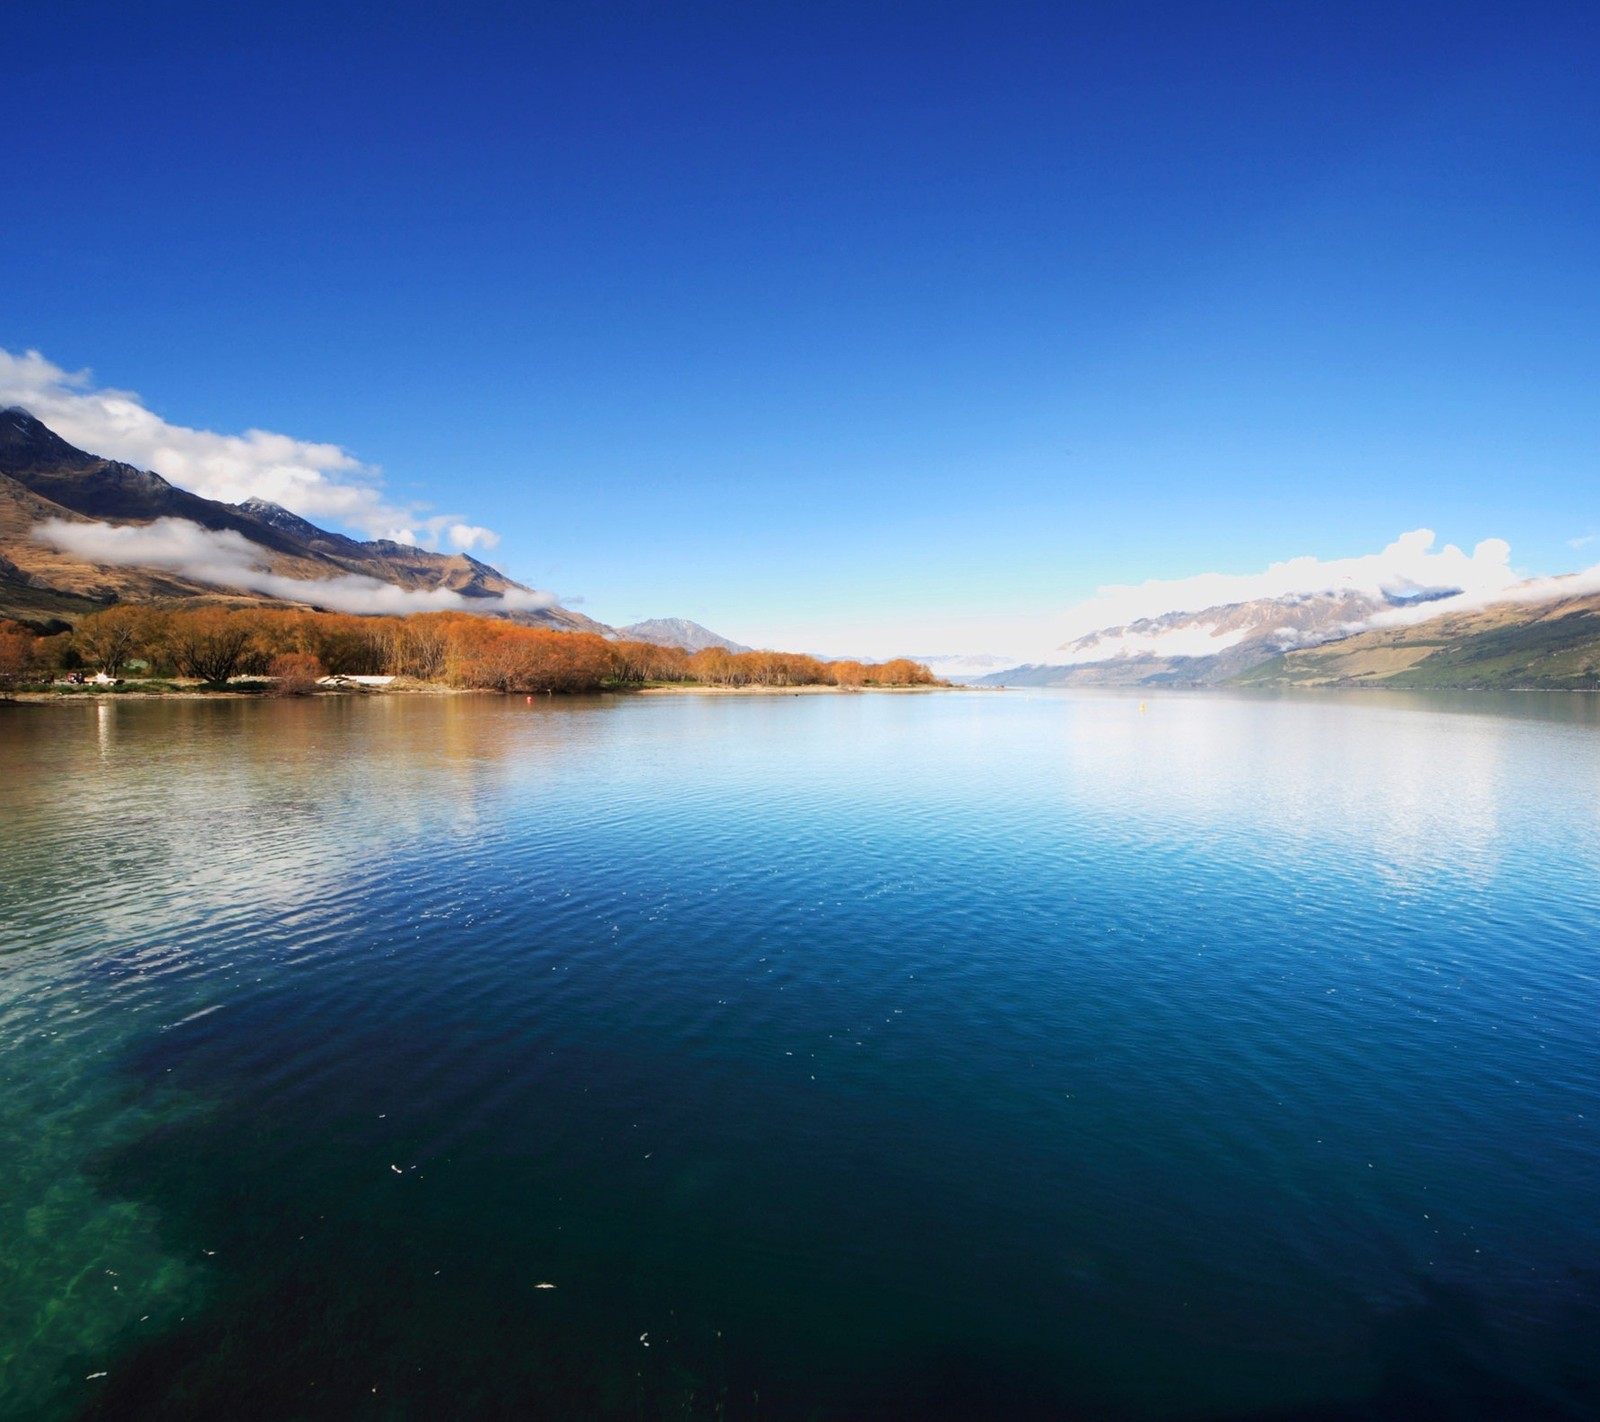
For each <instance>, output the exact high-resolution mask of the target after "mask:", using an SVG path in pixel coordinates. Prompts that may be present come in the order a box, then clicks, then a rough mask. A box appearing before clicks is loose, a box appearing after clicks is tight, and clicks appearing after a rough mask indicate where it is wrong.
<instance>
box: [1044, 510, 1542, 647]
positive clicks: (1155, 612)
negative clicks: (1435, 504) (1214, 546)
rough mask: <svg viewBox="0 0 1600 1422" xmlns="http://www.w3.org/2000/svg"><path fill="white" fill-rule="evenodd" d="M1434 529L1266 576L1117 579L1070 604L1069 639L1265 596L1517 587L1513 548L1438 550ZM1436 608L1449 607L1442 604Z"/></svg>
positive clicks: (1295, 561) (1488, 543) (1430, 593)
mask: <svg viewBox="0 0 1600 1422" xmlns="http://www.w3.org/2000/svg"><path fill="white" fill-rule="evenodd" d="M1433 544H1434V534H1433V530H1432V529H1427V528H1419V529H1415V530H1414V531H1412V532H1410V533H1403V534H1401V535H1400V537H1399V538H1397V539H1395V541H1394V542H1393V543H1391V544H1390V545H1389V546H1388V547H1387V548H1385V549H1384V550H1383V551H1382V552H1381V553H1368V554H1365V555H1363V556H1361V557H1357V558H1335V559H1330V560H1328V561H1326V562H1324V561H1323V560H1321V559H1318V558H1310V557H1305V558H1290V559H1287V560H1285V561H1284V562H1281V563H1273V564H1271V565H1269V566H1268V567H1267V568H1265V569H1263V570H1262V571H1261V572H1259V573H1200V574H1197V575H1196V576H1194V577H1189V578H1175V579H1154V578H1152V579H1150V580H1149V581H1148V582H1143V583H1138V584H1111V585H1108V586H1106V587H1102V588H1100V589H1099V591H1098V592H1097V593H1096V594H1095V596H1094V597H1092V598H1090V599H1088V600H1087V601H1085V602H1081V603H1079V604H1078V605H1077V606H1075V607H1073V608H1071V609H1069V610H1068V611H1067V612H1066V613H1065V614H1063V617H1062V619H1061V627H1062V631H1063V633H1064V636H1065V638H1076V637H1081V636H1084V635H1086V634H1087V633H1090V632H1095V631H1098V630H1100V629H1101V628H1106V627H1121V626H1126V625H1127V624H1128V623H1130V622H1137V621H1138V620H1139V619H1140V618H1143V617H1160V616H1161V615H1162V614H1163V613H1167V612H1203V611H1205V609H1207V608H1210V607H1224V606H1227V605H1228V604H1231V603H1239V602H1252V601H1254V600H1256V599H1257V598H1279V597H1290V596H1294V595H1296V594H1314V593H1332V594H1339V593H1344V592H1357V593H1365V594H1367V595H1368V596H1371V597H1404V598H1431V597H1438V596H1439V595H1440V594H1444V593H1464V594H1467V593H1470V594H1472V595H1474V596H1480V595H1485V594H1490V595H1492V594H1494V593H1497V592H1501V591H1503V590H1504V589H1506V588H1508V587H1511V586H1512V585H1513V584H1514V583H1515V582H1516V581H1517V575H1516V574H1515V573H1513V572H1512V571H1511V564H1510V559H1511V546H1510V544H1508V543H1506V542H1505V541H1504V540H1503V539H1500V538H1486V539H1484V541H1483V542H1481V543H1479V544H1478V545H1477V547H1476V548H1474V549H1473V550H1472V553H1471V555H1470V556H1468V555H1467V554H1465V553H1463V552H1462V551H1461V550H1460V549H1459V548H1457V547H1456V546H1455V544H1453V543H1447V544H1445V546H1444V547H1443V548H1441V549H1440V550H1439V551H1438V552H1437V553H1435V552H1432V551H1430V550H1431V549H1432V548H1433ZM1433 606H1435V607H1441V606H1442V604H1439V603H1435V604H1433Z"/></svg>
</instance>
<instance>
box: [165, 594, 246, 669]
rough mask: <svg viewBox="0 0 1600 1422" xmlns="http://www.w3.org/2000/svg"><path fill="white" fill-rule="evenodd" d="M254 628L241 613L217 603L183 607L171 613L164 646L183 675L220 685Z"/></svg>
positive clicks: (236, 665)
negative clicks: (191, 609)
mask: <svg viewBox="0 0 1600 1422" xmlns="http://www.w3.org/2000/svg"><path fill="white" fill-rule="evenodd" d="M254 631H255V629H254V627H252V626H251V623H250V620H249V618H248V617H246V616H245V615H244V614H242V613H238V612H229V611H227V610H226V609H224V608H220V607H208V608H200V609H196V610H195V611H192V612H191V611H187V610H185V611H183V612H175V613H173V614H172V620H171V627H170V629H169V631H168V634H167V636H168V646H169V647H170V648H171V652H172V658H173V660H174V661H175V662H176V663H177V666H178V670H179V671H181V672H182V673H183V674H184V675H185V676H192V677H195V678H197V679H198V680H200V681H204V682H209V683H211V684H212V685H220V684H222V683H223V682H225V681H227V680H228V678H229V677H231V676H233V675H234V674H235V673H236V672H237V671H238V670H239V665H240V663H241V662H242V661H243V660H244V658H245V654H246V652H247V651H248V650H249V648H250V639H251V635H252V633H253V632H254Z"/></svg>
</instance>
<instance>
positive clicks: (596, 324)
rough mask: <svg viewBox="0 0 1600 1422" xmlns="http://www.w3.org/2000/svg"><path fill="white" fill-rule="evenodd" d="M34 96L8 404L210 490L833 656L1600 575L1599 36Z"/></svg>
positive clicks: (91, 24) (211, 29)
mask: <svg viewBox="0 0 1600 1422" xmlns="http://www.w3.org/2000/svg"><path fill="white" fill-rule="evenodd" d="M7 49H8V52H9V53H10V54H11V55H12V56H13V58H12V63H11V65H10V66H9V73H8V82H7V88H8V100H9V102H8V106H7V107H8V116H9V117H8V126H9V133H8V135H7V137H8V139H9V141H8V142H7V143H6V145H5V156H4V159H3V162H4V171H5V173H6V182H5V185H4V193H5V220H4V222H0V403H12V402H19V403H22V404H24V405H27V406H28V407H29V408H30V409H33V410H34V412H35V413H36V414H38V415H39V416H40V417H41V418H43V419H45V420H46V422H47V423H51V424H52V425H53V427H55V428H58V429H59V430H60V432H61V433H63V434H64V435H66V436H67V437H68V438H72V439H73V440H74V442H75V443H81V444H84V445H85V447H88V448H91V449H93V450H94V452H96V453H103V454H110V455H114V456H116V457H119V458H125V459H128V460H130V462H134V463H139V464H141V465H144V466H145V467H151V468H155V469H157V470H158V471H159V472H161V473H163V474H165V475H167V477H169V478H171V479H173V481H174V482H177V483H180V484H183V485H185V487H191V488H194V489H196V491H197V492H201V493H205V494H208V495H210V496H212V497H224V498H229V499H231V500H237V499H241V498H244V497H248V496H250V495H260V496H262V497H269V498H274V499H275V500H277V501H278V502H281V503H284V504H285V505H286V506H288V507H291V508H293V509H295V511H296V512H299V513H302V514H304V515H305V516H307V517H310V518H313V519H314V520H315V521H318V522H321V523H323V524H325V525H327V526H331V527H336V528H340V529H343V530H346V531H350V532H354V533H357V534H359V535H361V536H367V537H375V536H402V537H408V538H413V539H415V540H417V541H419V542H422V543H425V544H427V545H429V546H433V547H437V548H440V549H442V550H445V551H456V550H464V551H470V552H471V553H472V554H473V555H474V556H476V557H480V558H483V559H486V560H487V561H490V562H493V563H494V564H495V565H496V566H498V567H501V568H502V569H503V570H504V571H506V572H507V573H508V574H510V575H511V576H512V577H514V578H516V579H518V580H519V581H522V582H524V583H527V584H528V585H529V586H530V587H534V588H538V589H543V590H548V591H550V592H552V593H554V594H555V595H557V596H558V597H560V598H561V600H562V601H564V602H566V603H567V604H568V605H572V606H577V607H579V608H581V610H583V611H584V612H586V613H588V614H589V615H590V616H592V617H596V618H599V619H600V620H602V621H604V622H609V623H612V624H615V625H620V624H624V623H627V622H631V621H635V620H640V619H643V618H647V617H666V616H681V617H689V618H692V619H694V620H696V621H699V622H702V623H704V624H706V625H708V626H710V627H712V628H713V629H715V630H716V631H718V632H720V633H723V634H724V635H726V636H729V637H732V638H735V639H736V640H739V641H742V642H747V643H751V644H754V645H766V646H779V647H784V648H788V649H793V650H805V651H812V652H819V653H823V654H828V655H871V656H891V655H898V654H903V653H910V654H934V653H941V652H962V651H968V652H978V651H990V652H995V653H999V654H1007V653H1027V654H1029V655H1030V657H1032V656H1034V655H1036V654H1037V651H1038V650H1039V649H1040V648H1042V647H1046V646H1050V645H1055V641H1054V640H1053V639H1059V638H1062V637H1065V636H1067V635H1073V634H1074V632H1075V631H1076V630H1079V629H1081V630H1087V629H1086V628H1083V626H1082V624H1083V623H1084V621H1085V619H1088V618H1092V617H1100V616H1102V615H1104V618H1105V621H1106V622H1110V621H1114V620H1116V619H1117V618H1119V617H1123V616H1125V615H1128V614H1129V613H1130V611H1133V612H1137V611H1145V612H1154V611H1161V610H1166V609H1167V608H1169V607H1174V606H1178V605H1180V604H1179V602H1176V601H1174V599H1181V598H1193V597H1195V596H1198V595H1200V592H1201V591H1202V590H1204V589H1207V588H1211V589H1215V588H1217V587H1224V586H1226V587H1232V588H1235V589H1236V590H1237V589H1239V588H1250V587H1257V588H1259V587H1267V586H1276V585H1278V584H1279V583H1281V582H1282V580H1283V575H1282V573H1281V569H1282V567H1283V566H1284V565H1289V566H1292V567H1293V568H1295V569H1296V570H1297V571H1296V573H1295V578H1296V579H1298V580H1299V582H1300V583H1301V584H1302V590H1307V591H1309V590H1313V587H1312V585H1316V584H1318V583H1322V584H1325V585H1328V586H1333V585H1335V584H1336V583H1337V582H1338V580H1339V578H1340V577H1342V576H1344V574H1343V573H1341V572H1340V571H1339V570H1341V569H1342V570H1348V569H1349V568H1350V567H1352V566H1359V567H1361V568H1369V569H1376V570H1377V571H1376V572H1375V573H1374V574H1373V576H1374V578H1375V579H1376V580H1377V581H1379V582H1382V581H1383V579H1385V578H1389V579H1390V580H1391V581H1393V580H1395V579H1397V578H1398V579H1400V580H1401V582H1402V584H1404V583H1405V581H1406V580H1407V579H1409V580H1410V585H1416V584H1419V583H1429V582H1431V581H1432V580H1434V579H1435V578H1443V577H1444V575H1445V574H1447V573H1449V572H1451V571H1452V570H1459V569H1462V568H1466V569H1468V570H1469V571H1470V570H1476V572H1477V574H1481V575H1482V576H1481V577H1480V581H1483V580H1484V579H1487V580H1488V581H1491V582H1496V583H1497V585H1499V586H1504V585H1507V584H1509V583H1511V582H1514V581H1515V580H1516V579H1518V578H1523V577H1531V576H1549V575H1555V574H1562V573H1567V572H1574V571H1578V570H1583V569H1588V568H1591V567H1592V566H1593V565H1594V564H1595V563H1596V560H1597V559H1600V493H1597V491H1600V337H1597V332H1600V85H1597V84H1595V82H1594V79H1593V76H1594V74H1595V73H1597V72H1600V17H1597V16H1596V14H1595V11H1594V9H1593V6H1592V5H1588V4H1540V3H1537V0H1535V3H1527V4H1517V5H1511V4H1498V5H1473V4H1470V3H1452V4H1440V5H1434V4H1421V3H1404V0H1398V2H1397V0H1390V3H1387V4H1381V5H1378V4H1366V3H1361V0H1354V2H1353V3H1346V4H1341V5H1337V6H1328V5H1320V4H1300V3H1293V0H1272V3H1243V4H1233V3H1206V0H1191V2H1190V3H1185V4H1156V3H1139V0H1127V3H1119V4H1095V3H1087V0H1086V3H1079V4H1050V5H1034V4H1009V5H1008V4H996V3H992V0H991V3H988V4H983V5H979V4H965V3H959V4H958V3H949V4H945V3H937V0H934V3H927V4H919V5H916V6H909V5H905V4H893V5H889V4H878V3H874V0H854V3H849V4H832V3H826V0H810V3H804V4H787V3H774V4H760V5H751V4H739V5H735V4H722V5H708V4H695V3H676V4H664V3H662V4H631V3H627V0H615V3H607V4H599V3H588V4H474V3H458V4H454V5H451V6H450V7H448V8H446V7H445V6H443V5H431V4H429V5H423V4H411V3H406V0H396V3H392V4H388V5H386V6H384V7H382V10H381V12H379V11H378V9H377V7H371V6H359V7H356V6H348V5H340V4H336V3H322V4H318V5H314V6H312V5H301V4H298V3H292V0H286V3H277V4H274V5H271V6H267V5H261V4H240V5H235V6H218V5H215V4H212V3H204V4H193V3H163V0H150V3H146V4H142V5H140V6H112V5H109V4H105V3H103V0H97V3H86V0H55V3H52V4H51V5H49V6H42V5H41V6H28V7H24V8H23V9H22V10H21V11H20V12H19V13H17V14H8V17H7ZM91 440H92V441H93V442H91ZM1423 531H1426V532H1427V533H1428V534H1429V535H1430V537H1428V538H1427V539H1424V538H1423V537H1422V532H1423ZM1386 550H1393V551H1392V556H1391V553H1390V552H1388V551H1386ZM1419 557H1420V558H1421V559H1422V562H1421V563H1418V562H1417V559H1418V558H1419ZM1434 558H1437V559H1441V560H1443V561H1441V562H1439V563H1437V564H1434V563H1430V562H1429V561H1428V560H1430V559H1434ZM1407 560H1409V561H1407ZM1324 565H1328V566H1326V567H1325V566H1324ZM1274 569H1279V570H1280V571H1278V572H1274ZM1407 569H1409V570H1410V571H1409V572H1407V571H1405V570H1407ZM1241 578H1243V579H1246V581H1245V582H1242V583H1241V582H1239V581H1238V580H1239V579H1241ZM1250 578H1255V579H1256V581H1255V582H1249V581H1248V580H1249V579H1250ZM1219 579H1220V580H1221V581H1218V580H1219ZM1228 579H1233V580H1235V581H1233V582H1231V583H1230V582H1228V581H1227V580H1228ZM1173 585H1176V586H1173ZM1162 604H1165V605H1164V606H1163V605H1162ZM1099 625H1105V623H1104V622H1102V623H1101V624H1099Z"/></svg>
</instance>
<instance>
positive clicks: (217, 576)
mask: <svg viewBox="0 0 1600 1422" xmlns="http://www.w3.org/2000/svg"><path fill="white" fill-rule="evenodd" d="M33 536H34V537H35V538H38V539H41V540H42V541H44V542H46V543H48V544H50V545H51V546H52V547H55V548H60V549H63V550H64V551H66V552H68V553H71V554H73V555H75V556H76V557H79V558H82V559H85V560H86V561H88V562H91V563H105V564H111V565H113V566H117V567H138V568H168V569H171V570H172V571H173V572H178V573H182V574H184V575H185V576H186V577H190V578H193V579H195V580H196V581H197V582H202V583H211V584H213V585H215V586H218V587H224V588H240V589H244V590H246V591H249V592H257V593H265V594H267V595H268V596H269V597H281V598H289V599H292V600H293V601H296V602H308V603H312V604H314V605H315V606H317V607H325V608H331V609H332V610H333V611H335V612H357V613H394V614H398V615H402V616H403V615H404V614H406V613H410V612H475V613H480V614H481V613H485V612H501V611H510V612H532V611H537V610H539V609H542V608H547V607H554V606H555V605H556V598H555V596H554V594H552V593H544V592H533V591H526V592H516V591H508V592H507V593H506V594H505V595H504V596H502V597H464V596H462V595H461V594H460V593H457V592H451V591H450V590H449V589H448V588H426V589H424V588H402V587H397V586H395V585H394V584H393V583H386V582H382V581H381V580H379V579H378V578H369V577H365V576H363V575H361V574H357V573H348V574H344V575H342V576H340V577H337V578H287V577H284V576H283V574H281V573H273V572H269V571H268V570H267V569H266V568H265V567H263V566H262V565H263V563H264V562H265V561H266V560H267V559H268V558H270V557H271V555H270V554H269V553H268V552H267V551H266V549H264V548H262V547H260V546H259V545H258V544H255V543H252V542H251V541H250V540H249V539H248V538H246V537H245V536H244V535H243V534H242V533H237V532H235V531H234V530H232V529H224V530H221V531H215V530H212V529H208V528H201V527H200V525H199V524H197V523H190V522H189V521H188V520H187V519H181V518H158V519H156V520H155V522H154V523H150V524H145V525H140V526H134V525H130V524H109V523H68V522H66V521H65V520H64V519H51V520H49V521H48V522H45V523H41V524H39V525H38V526H37V527H36V528H35V529H34V530H33Z"/></svg>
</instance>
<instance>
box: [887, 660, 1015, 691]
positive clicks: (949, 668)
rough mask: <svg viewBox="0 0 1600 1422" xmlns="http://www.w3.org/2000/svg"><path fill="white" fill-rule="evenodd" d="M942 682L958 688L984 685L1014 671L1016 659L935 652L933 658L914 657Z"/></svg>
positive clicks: (1002, 678)
mask: <svg viewBox="0 0 1600 1422" xmlns="http://www.w3.org/2000/svg"><path fill="white" fill-rule="evenodd" d="M910 660H911V661H913V662H921V663H922V665H923V666H925V667H927V669H928V670H929V671H931V672H932V673H933V674H934V675H935V676H936V677H938V678H939V679H940V680H941V681H949V682H954V683H955V684H956V685H957V686H968V685H982V684H984V683H986V682H987V681H988V679H989V678H991V677H994V676H996V675H997V674H1001V680H1002V681H1003V680H1004V676H1003V673H1005V672H1008V671H1010V670H1012V669H1013V668H1014V667H1016V665H1017V659H1016V658H1015V657H997V656H995V655H994V654H993V653H992V652H935V653H933V654H932V655H931V656H928V655H924V656H913V657H911V658H910Z"/></svg>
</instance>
